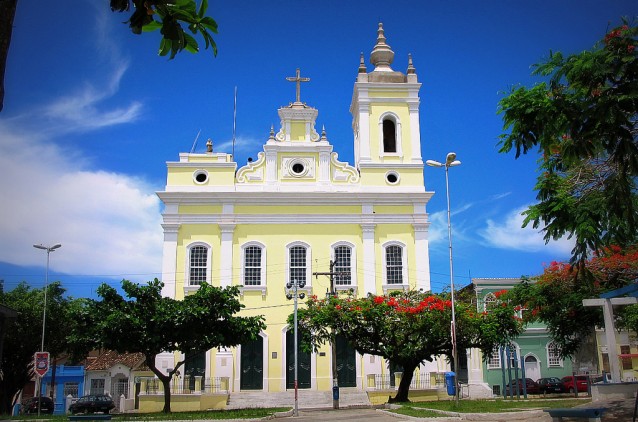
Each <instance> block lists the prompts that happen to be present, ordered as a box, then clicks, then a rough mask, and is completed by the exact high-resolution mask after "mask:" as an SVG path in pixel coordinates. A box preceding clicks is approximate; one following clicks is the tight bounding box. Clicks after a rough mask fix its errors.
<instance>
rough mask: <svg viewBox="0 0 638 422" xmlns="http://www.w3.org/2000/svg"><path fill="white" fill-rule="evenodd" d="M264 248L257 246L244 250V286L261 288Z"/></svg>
mask: <svg viewBox="0 0 638 422" xmlns="http://www.w3.org/2000/svg"><path fill="white" fill-rule="evenodd" d="M262 252H263V251H262V248H261V247H259V246H256V245H251V246H247V247H245V248H244V286H261V285H262V283H263V281H262V255H263V254H262Z"/></svg>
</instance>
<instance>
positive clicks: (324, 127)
mask: <svg viewBox="0 0 638 422" xmlns="http://www.w3.org/2000/svg"><path fill="white" fill-rule="evenodd" d="M319 140H320V141H327V140H328V137H327V136H326V126H325V125H322V126H321V138H320V139H319Z"/></svg>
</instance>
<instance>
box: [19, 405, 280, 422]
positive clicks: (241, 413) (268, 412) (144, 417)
mask: <svg viewBox="0 0 638 422" xmlns="http://www.w3.org/2000/svg"><path fill="white" fill-rule="evenodd" d="M290 409H291V408H290V407H273V408H263V409H262V408H254V409H250V408H249V409H232V410H209V411H201V412H173V413H169V414H165V413H161V412H159V413H122V414H113V416H112V418H111V421H115V422H117V421H170V420H215V419H253V418H255V419H257V418H265V417H268V416H272V415H274V414H275V413H277V412H287V411H289V410H290ZM11 419H12V420H27V421H28V420H30V419H38V416H37V415H33V416H31V415H29V416H27V415H22V416H16V417H12V418H11ZM39 419H40V420H42V419H45V420H47V421H49V420H50V421H51V422H62V421H66V422H68V420H69V417H68V415H54V416H50V415H41V416H40V418H39Z"/></svg>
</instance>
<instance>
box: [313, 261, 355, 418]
mask: <svg viewBox="0 0 638 422" xmlns="http://www.w3.org/2000/svg"><path fill="white" fill-rule="evenodd" d="M335 265H337V261H336V260H335V261H332V260H331V261H330V272H327V273H326V272H314V273H312V275H314V276H315V278H317V277H319V276H320V275H327V276H329V277H330V290H329V291H326V298H330V297H337V289H336V288H335V278H334V277H335V276H336V275H344V274H347V273H343V272H335V271H334V267H335ZM331 348H332V408H333V409H339V376H338V374H337V338H336V336H333V339H332V344H331Z"/></svg>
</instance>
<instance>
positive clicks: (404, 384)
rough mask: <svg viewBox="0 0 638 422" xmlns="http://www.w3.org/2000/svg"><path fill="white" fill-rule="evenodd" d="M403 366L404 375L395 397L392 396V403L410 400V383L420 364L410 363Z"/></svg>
mask: <svg viewBox="0 0 638 422" xmlns="http://www.w3.org/2000/svg"><path fill="white" fill-rule="evenodd" d="M402 366H403V376H402V377H401V382H400V383H399V388H398V389H397V395H396V396H394V398H390V400H389V402H390V403H400V402H408V401H410V400H409V399H408V394H409V393H410V384H411V383H412V378H413V377H414V370H415V369H416V367H417V366H418V364H413V363H411V364H408V365H405V364H404V365H402Z"/></svg>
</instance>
